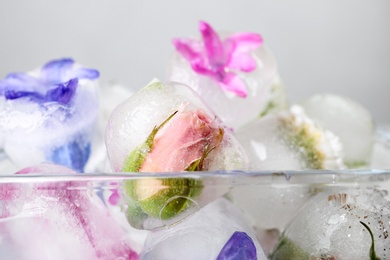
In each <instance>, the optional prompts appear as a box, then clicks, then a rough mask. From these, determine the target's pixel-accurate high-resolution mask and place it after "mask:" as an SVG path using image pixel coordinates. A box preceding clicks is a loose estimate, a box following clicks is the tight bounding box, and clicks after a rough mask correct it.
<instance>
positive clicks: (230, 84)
mask: <svg viewBox="0 0 390 260" xmlns="http://www.w3.org/2000/svg"><path fill="white" fill-rule="evenodd" d="M218 84H219V86H220V87H221V88H223V89H225V90H227V91H231V92H233V93H235V94H237V96H239V97H242V98H245V97H246V96H247V94H248V93H247V90H246V85H245V83H244V81H242V79H241V78H240V77H239V76H238V75H236V74H234V73H226V74H225V77H224V79H223V80H222V81H219V82H218Z"/></svg>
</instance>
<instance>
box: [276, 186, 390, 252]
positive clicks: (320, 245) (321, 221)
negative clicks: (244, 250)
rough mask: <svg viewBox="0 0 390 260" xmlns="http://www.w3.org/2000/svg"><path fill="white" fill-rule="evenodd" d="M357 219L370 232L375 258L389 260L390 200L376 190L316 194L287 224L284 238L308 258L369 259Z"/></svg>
mask: <svg viewBox="0 0 390 260" xmlns="http://www.w3.org/2000/svg"><path fill="white" fill-rule="evenodd" d="M360 222H364V223H365V224H366V225H367V226H368V227H369V228H370V229H371V231H372V232H373V235H374V241H375V251H376V255H377V257H379V258H380V259H388V258H389V253H390V243H389V239H390V237H389V233H388V231H389V229H390V202H389V201H388V200H386V199H385V198H384V193H382V192H380V191H378V190H375V189H369V188H361V189H345V190H340V189H338V190H333V191H330V192H323V193H319V194H318V195H316V196H315V197H314V198H313V199H312V200H311V201H310V202H309V203H308V204H307V205H306V206H305V207H304V208H302V210H301V211H300V212H299V214H298V215H297V216H296V217H295V218H294V220H293V221H292V222H291V223H290V224H289V225H288V227H287V229H286V231H285V233H284V234H283V237H284V238H285V239H286V238H287V239H288V240H289V241H291V242H292V243H293V245H295V250H296V249H297V247H299V248H300V249H302V250H303V251H304V252H305V253H306V254H308V255H309V256H311V257H321V256H322V257H332V256H333V257H335V258H336V259H369V252H370V247H371V237H370V234H369V232H368V230H367V229H366V228H365V227H364V226H363V225H362V224H361V223H360ZM286 253H288V251H286ZM291 253H292V252H291Z"/></svg>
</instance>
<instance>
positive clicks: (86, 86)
mask: <svg viewBox="0 0 390 260" xmlns="http://www.w3.org/2000/svg"><path fill="white" fill-rule="evenodd" d="M98 76H99V73H98V72H97V71H96V70H92V69H85V68H83V67H81V66H80V65H78V64H75V63H74V61H73V60H72V59H61V60H55V61H52V62H49V63H47V64H46V65H45V66H43V67H42V68H41V69H38V70H36V71H32V72H29V73H14V74H9V75H8V76H7V77H6V78H5V79H4V80H2V81H0V99H2V103H1V104H2V105H3V107H2V109H1V111H0V128H1V132H2V135H3V139H4V143H3V146H4V151H5V153H6V154H7V156H8V157H9V158H10V160H11V161H12V162H13V163H14V164H15V165H17V166H18V167H27V166H29V165H34V164H38V163H41V162H54V163H57V164H61V165H64V166H67V167H70V168H73V169H74V170H77V171H80V172H81V171H83V169H84V166H85V164H86V162H87V161H88V158H89V156H90V151H91V139H92V135H93V133H94V129H95V123H96V120H97V115H98V110H97V107H98V96H97V80H96V79H97V78H98Z"/></svg>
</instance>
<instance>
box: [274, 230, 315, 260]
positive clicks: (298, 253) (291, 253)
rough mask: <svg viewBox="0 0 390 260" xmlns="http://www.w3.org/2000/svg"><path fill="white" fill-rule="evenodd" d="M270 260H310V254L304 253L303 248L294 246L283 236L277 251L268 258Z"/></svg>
mask: <svg viewBox="0 0 390 260" xmlns="http://www.w3.org/2000/svg"><path fill="white" fill-rule="evenodd" d="M268 259H270V260H279V259H281V260H283V259H294V260H301V259H302V260H308V259H310V254H309V253H307V252H306V251H304V250H303V249H302V248H300V247H299V246H297V245H296V244H294V242H293V241H291V240H290V239H289V238H287V237H286V236H285V235H282V236H281V238H280V240H279V244H278V245H277V247H276V249H275V250H274V251H273V252H272V253H271V254H270V255H269V256H268Z"/></svg>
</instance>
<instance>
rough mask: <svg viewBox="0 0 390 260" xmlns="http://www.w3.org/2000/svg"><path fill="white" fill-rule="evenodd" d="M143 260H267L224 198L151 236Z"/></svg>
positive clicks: (252, 236) (240, 216) (248, 228)
mask: <svg viewBox="0 0 390 260" xmlns="http://www.w3.org/2000/svg"><path fill="white" fill-rule="evenodd" d="M140 258H141V259H259V260H260V259H266V257H265V255H264V252H263V250H262V248H261V246H260V244H259V242H258V241H257V239H256V236H255V233H254V231H253V230H252V229H251V228H250V227H249V226H248V225H247V224H246V222H245V220H244V218H243V216H242V215H241V213H240V212H239V211H238V210H237V209H236V208H235V207H234V206H233V205H232V204H231V203H230V202H229V201H227V200H226V199H224V198H220V199H218V200H216V201H214V202H212V203H211V204H209V205H208V206H206V207H204V208H202V209H201V210H200V211H199V212H197V213H195V214H194V215H192V216H190V217H188V218H187V219H185V221H183V222H181V223H178V224H176V225H173V226H170V227H167V228H163V229H161V230H158V231H154V232H152V233H150V234H149V236H148V238H147V240H146V243H145V247H144V250H143V251H142V253H141V255H140Z"/></svg>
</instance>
